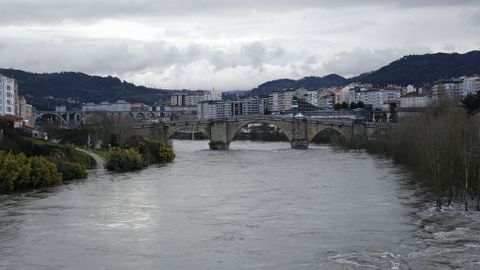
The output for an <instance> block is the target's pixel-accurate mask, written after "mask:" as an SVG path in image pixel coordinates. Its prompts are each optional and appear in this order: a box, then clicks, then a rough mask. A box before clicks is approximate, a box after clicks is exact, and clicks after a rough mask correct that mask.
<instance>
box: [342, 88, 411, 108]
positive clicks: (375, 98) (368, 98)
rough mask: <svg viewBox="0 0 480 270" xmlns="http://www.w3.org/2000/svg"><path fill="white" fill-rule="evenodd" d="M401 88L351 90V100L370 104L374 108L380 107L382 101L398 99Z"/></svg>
mask: <svg viewBox="0 0 480 270" xmlns="http://www.w3.org/2000/svg"><path fill="white" fill-rule="evenodd" d="M401 94H402V92H401V90H397V89H395V90H393V89H392V90H385V89H370V90H351V94H350V95H351V96H352V97H353V100H352V101H351V102H355V103H358V102H360V101H361V102H363V104H365V105H372V107H373V108H374V109H382V108H383V104H384V103H389V102H395V101H398V100H399V99H400V96H401Z"/></svg>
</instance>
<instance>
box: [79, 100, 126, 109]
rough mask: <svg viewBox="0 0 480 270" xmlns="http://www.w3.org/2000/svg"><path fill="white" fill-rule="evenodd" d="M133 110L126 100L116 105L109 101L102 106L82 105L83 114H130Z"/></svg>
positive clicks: (101, 104) (102, 103)
mask: <svg viewBox="0 0 480 270" xmlns="http://www.w3.org/2000/svg"><path fill="white" fill-rule="evenodd" d="M131 110H132V104H131V103H130V102H126V101H125V100H118V101H117V102H114V103H109V102H107V101H104V102H101V103H100V104H94V103H87V104H83V105H82V112H129V111H131Z"/></svg>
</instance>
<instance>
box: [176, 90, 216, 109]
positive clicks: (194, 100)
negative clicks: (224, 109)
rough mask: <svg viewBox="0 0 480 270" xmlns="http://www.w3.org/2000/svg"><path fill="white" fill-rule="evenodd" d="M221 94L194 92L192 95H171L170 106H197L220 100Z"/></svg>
mask: <svg viewBox="0 0 480 270" xmlns="http://www.w3.org/2000/svg"><path fill="white" fill-rule="evenodd" d="M221 99H222V93H221V92H217V91H213V92H210V91H201V90H199V91H194V92H192V94H185V93H181V94H173V95H172V96H171V97H170V105H171V106H197V104H198V103H199V102H202V101H209V100H221Z"/></svg>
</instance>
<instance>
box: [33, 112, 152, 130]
mask: <svg viewBox="0 0 480 270" xmlns="http://www.w3.org/2000/svg"><path fill="white" fill-rule="evenodd" d="M98 117H104V118H105V119H109V120H111V121H118V120H125V119H126V120H130V119H132V120H137V121H138V120H153V119H158V118H159V113H158V112H155V111H125V112H122V111H64V112H62V111H38V112H37V114H36V116H35V121H36V122H37V121H39V120H40V119H44V118H50V119H55V120H56V121H58V122H59V124H60V126H62V127H67V128H77V127H79V126H81V125H83V124H87V123H89V122H91V121H93V120H94V119H95V118H98Z"/></svg>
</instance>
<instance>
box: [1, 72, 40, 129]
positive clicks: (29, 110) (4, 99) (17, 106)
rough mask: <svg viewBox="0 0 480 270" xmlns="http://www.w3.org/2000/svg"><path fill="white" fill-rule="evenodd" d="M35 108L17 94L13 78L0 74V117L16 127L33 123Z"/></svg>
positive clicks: (30, 125)
mask: <svg viewBox="0 0 480 270" xmlns="http://www.w3.org/2000/svg"><path fill="white" fill-rule="evenodd" d="M35 114H36V113H35V108H34V107H33V106H32V105H30V104H28V103H27V100H26V99H25V97H23V96H20V95H19V94H18V83H17V81H16V80H15V79H13V78H10V77H7V76H4V75H2V74H0V117H1V118H3V119H6V120H8V121H10V122H13V123H14V125H15V126H16V127H21V126H29V127H33V126H34V125H35Z"/></svg>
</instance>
